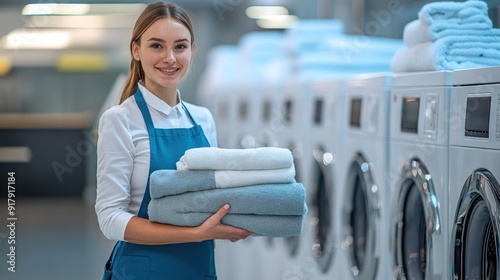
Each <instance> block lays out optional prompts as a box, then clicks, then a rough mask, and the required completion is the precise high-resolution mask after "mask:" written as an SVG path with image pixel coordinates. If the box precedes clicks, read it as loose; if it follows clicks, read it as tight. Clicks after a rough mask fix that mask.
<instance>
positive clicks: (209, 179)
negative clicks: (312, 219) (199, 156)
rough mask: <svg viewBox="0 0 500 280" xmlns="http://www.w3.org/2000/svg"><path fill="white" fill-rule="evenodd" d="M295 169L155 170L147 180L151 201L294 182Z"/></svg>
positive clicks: (292, 167)
mask: <svg viewBox="0 0 500 280" xmlns="http://www.w3.org/2000/svg"><path fill="white" fill-rule="evenodd" d="M294 178H295V167H294V166H293V165H292V166H291V167H289V168H281V169H266V170H171V169H163V170H157V171H155V172H153V173H152V174H151V177H150V187H149V189H150V192H151V198H160V197H163V196H166V195H175V194H181V193H186V192H195V191H203V190H210V189H218V188H234V187H243V186H253V185H260V184H287V183H292V182H294Z"/></svg>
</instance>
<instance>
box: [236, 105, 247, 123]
mask: <svg viewBox="0 0 500 280" xmlns="http://www.w3.org/2000/svg"><path fill="white" fill-rule="evenodd" d="M247 114H248V103H247V102H246V101H243V102H241V103H240V104H239V107H238V116H239V118H240V120H246V118H247Z"/></svg>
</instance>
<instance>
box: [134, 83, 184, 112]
mask: <svg viewBox="0 0 500 280" xmlns="http://www.w3.org/2000/svg"><path fill="white" fill-rule="evenodd" d="M137 85H138V87H139V90H140V91H141V93H142V95H143V96H144V100H145V101H146V103H147V104H148V105H149V106H151V107H153V108H154V109H156V110H158V111H160V112H162V113H164V114H166V115H170V112H172V110H177V111H179V110H180V109H181V106H182V104H181V101H182V99H181V94H180V92H179V90H177V96H178V97H179V103H177V104H176V105H175V106H173V107H172V106H170V105H168V103H167V102H165V101H163V100H161V99H160V98H159V97H158V96H156V95H154V94H153V93H152V92H151V91H149V90H148V89H147V88H146V87H145V86H143V85H142V83H141V82H140V81H139V82H138V83H137Z"/></svg>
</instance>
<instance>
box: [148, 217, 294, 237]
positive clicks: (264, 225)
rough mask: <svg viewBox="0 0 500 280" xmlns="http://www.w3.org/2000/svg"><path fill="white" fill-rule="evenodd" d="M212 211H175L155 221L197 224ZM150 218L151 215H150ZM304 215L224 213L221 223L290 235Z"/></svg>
mask: <svg viewBox="0 0 500 280" xmlns="http://www.w3.org/2000/svg"><path fill="white" fill-rule="evenodd" d="M211 215H212V213H177V214H175V215H173V214H170V215H164V216H162V217H160V218H159V220H157V221H155V222H159V223H164V224H171V225H176V226H191V227H194V226H199V225H201V224H202V223H203V222H204V221H205V220H206V219H208V218H209V217H210V216H211ZM150 219H151V217H150ZM303 220H304V216H303V215H300V216H281V215H280V216H273V215H252V214H248V215H247V214H231V213H229V214H226V216H224V217H223V218H222V220H221V222H222V223H223V224H226V225H231V226H234V227H238V228H243V229H246V230H248V231H250V232H253V233H254V234H253V235H255V236H269V237H290V236H297V235H300V234H301V233H302V229H303Z"/></svg>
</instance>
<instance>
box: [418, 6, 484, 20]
mask: <svg viewBox="0 0 500 280" xmlns="http://www.w3.org/2000/svg"><path fill="white" fill-rule="evenodd" d="M418 17H419V19H420V20H422V21H425V22H426V23H427V24H429V25H432V24H433V23H435V22H437V21H440V22H442V21H448V22H450V23H453V22H460V23H466V22H477V20H478V17H481V18H483V19H488V20H489V18H488V5H487V4H486V3H485V2H483V1H477V0H470V1H465V2H452V1H444V2H433V3H428V4H425V5H424V6H423V7H422V8H421V9H420V11H419V13H418Z"/></svg>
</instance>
